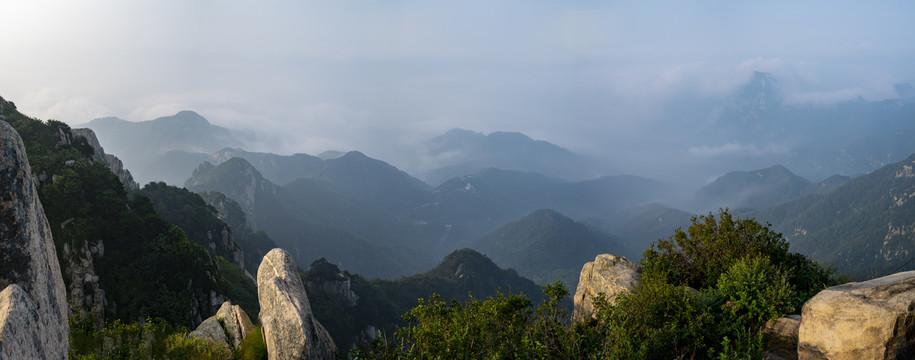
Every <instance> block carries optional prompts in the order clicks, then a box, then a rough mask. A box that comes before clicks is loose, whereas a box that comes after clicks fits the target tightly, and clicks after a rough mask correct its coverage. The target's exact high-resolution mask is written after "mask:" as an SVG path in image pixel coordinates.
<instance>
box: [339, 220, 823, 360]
mask: <svg viewBox="0 0 915 360" xmlns="http://www.w3.org/2000/svg"><path fill="white" fill-rule="evenodd" d="M691 223H692V224H691V225H690V227H689V228H688V229H686V230H685V231H684V230H677V231H676V232H675V233H674V235H672V236H671V237H670V238H668V239H666V240H659V241H658V243H657V244H655V245H654V246H652V247H651V248H649V249H648V250H646V251H645V254H644V257H643V259H642V261H641V266H642V279H641V281H640V282H639V284H638V285H637V286H636V287H635V288H634V289H632V292H631V293H628V294H622V295H620V296H618V297H617V298H616V300H615V302H613V303H610V302H608V301H607V300H606V299H604V298H603V297H599V298H597V299H596V309H597V311H596V315H595V317H594V318H593V319H591V320H589V321H586V322H579V323H574V324H571V325H570V324H569V320H568V313H565V312H564V311H563V309H562V308H561V307H560V306H558V305H557V304H558V302H559V301H560V299H561V298H562V297H564V296H565V295H567V294H568V292H567V291H565V290H564V288H563V287H562V285H561V284H553V285H548V286H546V287H544V294H545V295H546V298H547V300H546V301H544V302H543V303H541V305H540V306H539V307H537V308H536V309H534V308H532V302H531V301H530V300H528V299H527V298H526V297H525V296H523V295H511V294H509V295H501V294H500V295H497V296H495V297H492V298H489V299H487V300H482V301H481V300H476V299H471V300H468V301H466V302H464V303H461V302H458V301H446V300H444V299H442V298H441V297H435V296H433V297H431V298H426V299H421V300H420V302H419V305H418V306H416V307H414V308H413V309H412V310H410V312H408V313H407V314H406V315H405V316H404V320H405V321H406V322H407V326H404V327H402V328H400V329H399V330H398V331H397V332H396V334H395V335H394V337H392V338H379V339H376V340H375V341H373V342H370V343H363V344H362V345H361V346H360V347H359V348H358V349H355V350H354V351H353V353H352V354H351V355H353V356H355V357H358V358H383V359H390V358H410V359H414V358H415V359H420V358H569V359H577V358H594V359H687V358H721V359H733V358H758V357H760V356H761V355H762V351H763V350H764V345H765V344H764V341H763V337H762V332H761V327H762V325H763V324H764V323H765V322H766V321H768V320H771V319H774V318H777V317H780V316H783V315H785V314H789V313H794V312H797V311H798V310H799V306H800V305H801V304H803V302H804V301H806V300H807V299H808V298H809V297H810V296H811V295H813V294H815V293H816V292H817V291H819V290H821V289H823V288H824V287H826V286H827V285H830V284H832V283H833V280H832V279H831V277H830V272H829V271H827V270H825V269H823V268H821V267H820V266H819V265H817V264H815V263H814V262H812V261H810V260H809V259H807V258H805V257H803V256H801V255H798V254H793V253H790V252H788V245H787V243H786V242H785V240H784V238H782V237H781V235H780V234H777V233H775V232H772V231H771V230H769V229H768V227H766V226H762V225H760V224H759V223H757V222H756V221H753V220H750V219H741V218H735V217H733V216H732V215H731V214H730V213H729V212H728V211H726V210H723V211H721V212H720V213H719V214H718V216H717V217H716V216H715V215H712V214H709V215H707V216H701V217H694V218H693V219H692V222H691Z"/></svg>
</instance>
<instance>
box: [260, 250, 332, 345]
mask: <svg viewBox="0 0 915 360" xmlns="http://www.w3.org/2000/svg"><path fill="white" fill-rule="evenodd" d="M257 297H258V300H259V301H260V306H261V312H260V320H261V324H262V326H263V334H264V342H265V343H266V344H267V353H268V355H269V358H270V359H271V360H274V359H331V358H333V357H334V354H335V353H336V352H337V348H336V346H335V345H334V341H333V339H331V337H330V334H329V333H328V332H327V330H325V329H324V327H323V326H321V324H320V323H319V322H318V320H317V319H315V317H314V315H313V314H312V312H311V304H310V303H309V302H308V296H306V293H305V287H304V285H303V284H302V279H301V277H300V275H299V271H298V267H296V265H295V262H293V261H292V256H290V255H289V253H287V252H286V251H285V250H282V249H273V250H271V251H270V252H268V253H267V255H265V256H264V259H263V260H262V261H261V266H260V268H258V270H257Z"/></svg>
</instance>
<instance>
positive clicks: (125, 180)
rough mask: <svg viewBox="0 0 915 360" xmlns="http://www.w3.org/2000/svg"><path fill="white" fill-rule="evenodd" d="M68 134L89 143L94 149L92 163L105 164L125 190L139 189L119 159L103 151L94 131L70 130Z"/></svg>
mask: <svg viewBox="0 0 915 360" xmlns="http://www.w3.org/2000/svg"><path fill="white" fill-rule="evenodd" d="M70 132H71V133H72V134H73V135H74V136H82V137H84V138H86V141H87V142H88V143H89V145H91V146H92V148H93V149H95V154H93V155H92V157H91V158H90V159H91V160H92V161H96V162H100V163H102V164H105V166H108V169H110V170H111V172H112V173H114V174H115V175H117V176H118V179H120V180H121V184H124V187H125V188H127V189H129V190H136V189H139V188H140V184H138V183H137V182H136V181H135V180H134V179H133V175H131V174H130V171H128V170H127V169H126V168H124V163H123V162H122V161H121V159H119V158H118V157H117V156H114V155H111V154H106V153H105V149H103V148H102V144H101V143H99V141H98V137H97V136H95V131H92V129H88V128H86V129H71V130H70Z"/></svg>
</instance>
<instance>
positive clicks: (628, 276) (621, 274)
mask: <svg viewBox="0 0 915 360" xmlns="http://www.w3.org/2000/svg"><path fill="white" fill-rule="evenodd" d="M638 282H639V267H638V266H637V265H636V264H635V263H633V262H632V261H629V260H627V259H626V258H625V257H621V256H614V255H610V254H600V255H597V257H596V258H595V259H594V261H593V262H589V263H586V264H585V266H583V267H582V269H581V276H580V277H579V280H578V289H576V290H575V299H574V302H575V309H574V311H573V313H572V319H574V320H575V321H584V320H586V319H588V318H590V317H592V316H594V301H593V300H592V298H593V297H595V296H597V295H598V294H601V293H603V294H604V295H605V296H606V297H607V300H608V301H609V302H610V303H613V301H614V300H615V299H616V296H617V295H619V294H622V293H624V292H629V291H630V290H631V289H632V288H633V287H634V286H635V284H636V283H638Z"/></svg>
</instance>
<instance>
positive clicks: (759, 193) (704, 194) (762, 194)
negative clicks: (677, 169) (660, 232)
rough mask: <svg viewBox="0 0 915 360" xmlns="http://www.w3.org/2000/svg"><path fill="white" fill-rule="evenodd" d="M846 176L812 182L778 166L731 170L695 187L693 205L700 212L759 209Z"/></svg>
mask: <svg viewBox="0 0 915 360" xmlns="http://www.w3.org/2000/svg"><path fill="white" fill-rule="evenodd" d="M848 179H849V178H848V177H843V176H838V175H837V176H833V177H830V178H828V179H826V180H824V181H820V182H817V183H813V182H810V180H807V179H805V178H803V177H800V176H798V175H795V174H794V173H792V172H791V171H789V170H788V169H787V168H785V167H784V166H781V165H776V166H772V167H769V168H765V169H759V170H753V171H733V172H729V173H727V174H725V175H723V176H721V177H719V178H717V179H715V181H713V182H712V183H710V184H708V185H706V186H704V187H702V188H701V189H699V191H697V192H696V195H695V200H694V204H693V206H694V208H695V209H698V210H700V211H708V210H714V209H718V208H731V209H741V208H750V209H762V208H766V207H770V206H774V205H778V204H781V203H784V202H788V201H791V200H794V199H797V198H799V197H801V196H804V195H808V194H814V193H825V192H829V191H830V190H832V189H834V188H836V187H837V186H839V185H841V184H843V183H844V182H846V181H848Z"/></svg>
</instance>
